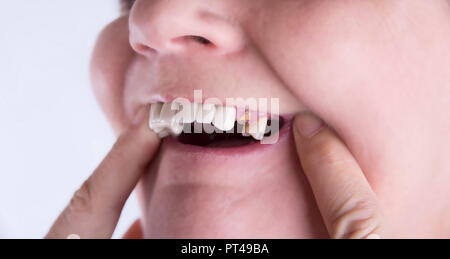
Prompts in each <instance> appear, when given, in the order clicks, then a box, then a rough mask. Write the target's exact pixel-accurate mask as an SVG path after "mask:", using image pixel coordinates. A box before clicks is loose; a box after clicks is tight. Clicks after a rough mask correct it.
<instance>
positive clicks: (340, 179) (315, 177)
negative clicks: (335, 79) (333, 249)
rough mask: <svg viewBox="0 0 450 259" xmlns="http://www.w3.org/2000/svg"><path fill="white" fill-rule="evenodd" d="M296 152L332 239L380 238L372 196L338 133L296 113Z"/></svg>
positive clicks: (379, 216)
mask: <svg viewBox="0 0 450 259" xmlns="http://www.w3.org/2000/svg"><path fill="white" fill-rule="evenodd" d="M294 136H295V141H296V146H297V152H298V155H299V158H300V161H301V164H302V167H303V170H304V172H305V174H306V177H307V178H308V181H309V183H310V185H311V188H312V190H313V193H314V197H315V199H316V202H317V205H318V207H319V210H320V212H321V214H322V217H323V219H324V222H325V225H326V227H327V229H328V232H329V233H330V235H331V237H332V238H380V237H381V236H382V235H384V233H385V232H386V227H385V223H384V219H383V217H382V214H381V209H380V206H379V203H378V201H377V198H376V195H375V193H374V191H373V190H372V188H371V186H370V185H369V183H368V181H367V179H366V177H365V175H364V173H363V171H362V170H361V168H360V166H359V165H358V163H357V162H356V160H355V159H354V157H353V156H352V154H351V153H350V151H349V150H348V149H347V147H346V146H345V144H344V143H343V142H342V141H341V140H340V139H339V138H338V136H337V135H336V134H335V133H334V132H333V131H332V130H331V129H330V128H328V127H327V126H326V125H324V123H323V122H322V121H321V120H320V119H318V118H317V117H316V116H314V115H312V114H310V113H303V114H299V115H297V117H296V119H295V122H294Z"/></svg>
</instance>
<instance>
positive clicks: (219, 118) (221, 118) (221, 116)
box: [212, 106, 236, 131]
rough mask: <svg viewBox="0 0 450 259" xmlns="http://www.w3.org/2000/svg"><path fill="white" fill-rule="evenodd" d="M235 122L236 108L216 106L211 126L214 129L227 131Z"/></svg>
mask: <svg viewBox="0 0 450 259" xmlns="http://www.w3.org/2000/svg"><path fill="white" fill-rule="evenodd" d="M235 121H236V108H234V107H226V106H216V112H215V114H214V119H213V122H212V123H213V124H214V126H215V127H216V128H218V129H219V130H223V131H228V130H231V129H233V128H234V122H235Z"/></svg>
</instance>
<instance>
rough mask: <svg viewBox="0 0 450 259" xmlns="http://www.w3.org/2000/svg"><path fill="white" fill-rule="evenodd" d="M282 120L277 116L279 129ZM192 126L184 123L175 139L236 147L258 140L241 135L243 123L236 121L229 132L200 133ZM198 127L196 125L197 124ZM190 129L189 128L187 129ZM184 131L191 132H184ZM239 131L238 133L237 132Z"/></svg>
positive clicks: (212, 145) (188, 142)
mask: <svg viewBox="0 0 450 259" xmlns="http://www.w3.org/2000/svg"><path fill="white" fill-rule="evenodd" d="M283 124H284V123H283V120H282V118H281V117H280V118H279V129H281V127H283ZM267 125H268V128H271V127H270V126H271V125H272V121H271V120H269V121H268V123H267ZM194 127H195V124H194V123H191V124H185V125H184V130H183V132H182V133H181V134H180V135H179V136H178V137H177V140H178V141H179V142H181V143H183V144H186V145H194V146H201V147H238V146H245V145H249V144H253V143H257V142H259V140H256V139H254V138H253V137H252V136H248V137H247V136H243V135H242V133H240V132H242V127H243V125H241V124H238V123H237V122H235V123H234V128H233V129H232V130H230V131H229V132H223V133H217V132H215V131H214V132H213V133H210V134H208V133H205V132H204V131H202V133H194ZM197 127H198V125H197ZM189 129H190V130H189ZM185 132H192V133H185ZM238 132H239V133H238ZM271 134H272V133H271V132H268V133H266V134H265V137H267V136H270V135H271Z"/></svg>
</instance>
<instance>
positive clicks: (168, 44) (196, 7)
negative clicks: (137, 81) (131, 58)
mask: <svg viewBox="0 0 450 259" xmlns="http://www.w3.org/2000/svg"><path fill="white" fill-rule="evenodd" d="M223 1H228V0H214V1H211V0H195V1H186V0H137V1H136V2H135V4H134V6H133V8H132V10H131V13H130V18H129V29H130V44H131V47H132V48H133V49H134V50H135V51H136V52H137V53H139V54H142V55H153V54H154V53H155V52H158V53H164V52H173V51H179V50H184V51H194V50H195V51H198V50H209V51H213V52H214V53H217V54H231V53H234V52H238V51H239V50H241V49H242V48H243V47H244V46H245V40H244V39H245V37H244V33H243V30H242V28H241V26H240V25H239V23H238V22H236V21H233V20H232V19H230V16H229V15H227V13H226V7H225V6H224V2H223Z"/></svg>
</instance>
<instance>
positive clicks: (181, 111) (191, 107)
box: [172, 102, 201, 123]
mask: <svg viewBox="0 0 450 259" xmlns="http://www.w3.org/2000/svg"><path fill="white" fill-rule="evenodd" d="M199 105H201V104H198V103H192V104H191V103H176V102H174V103H172V110H175V111H176V118H175V119H176V120H177V121H179V122H181V123H193V122H194V121H195V118H196V117H197V113H198V110H199Z"/></svg>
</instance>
